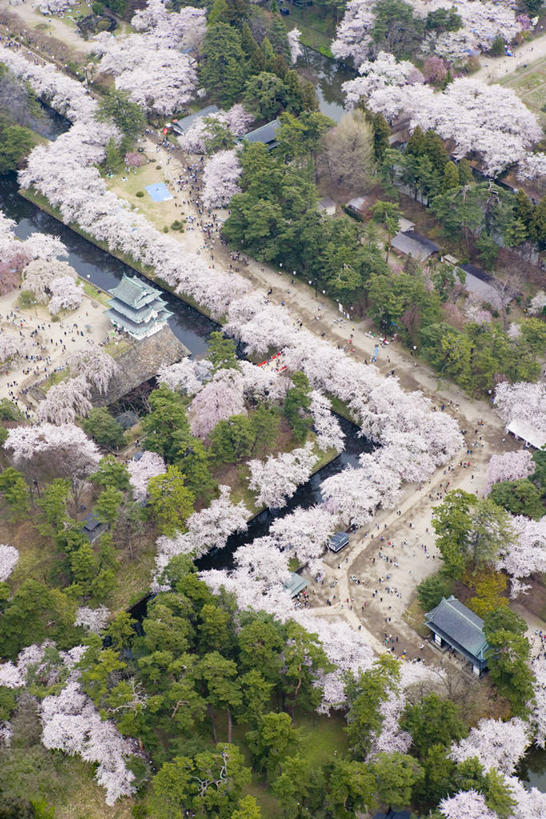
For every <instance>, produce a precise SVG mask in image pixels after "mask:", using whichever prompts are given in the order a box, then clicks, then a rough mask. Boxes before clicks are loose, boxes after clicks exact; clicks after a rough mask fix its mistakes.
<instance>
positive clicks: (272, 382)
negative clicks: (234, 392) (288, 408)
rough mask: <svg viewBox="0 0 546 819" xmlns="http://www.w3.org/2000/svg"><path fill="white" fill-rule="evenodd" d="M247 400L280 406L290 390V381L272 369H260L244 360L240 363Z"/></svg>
mask: <svg viewBox="0 0 546 819" xmlns="http://www.w3.org/2000/svg"><path fill="white" fill-rule="evenodd" d="M239 367H240V371H241V375H242V377H243V391H244V394H245V397H246V398H249V399H251V400H252V401H254V402H256V403H257V404H261V403H264V402H270V403H272V404H280V403H281V401H283V400H284V398H285V396H286V393H287V392H288V390H289V388H290V383H291V382H290V381H289V379H288V378H287V377H286V376H285V375H284V374H282V373H279V372H277V371H276V370H275V369H273V368H272V367H260V366H259V365H256V364H251V363H250V361H245V360H244V359H243V360H241V361H240V362H239Z"/></svg>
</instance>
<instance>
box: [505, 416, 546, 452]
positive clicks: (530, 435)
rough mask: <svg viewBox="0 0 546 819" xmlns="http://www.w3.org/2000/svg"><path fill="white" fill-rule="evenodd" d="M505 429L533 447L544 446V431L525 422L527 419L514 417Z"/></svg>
mask: <svg viewBox="0 0 546 819" xmlns="http://www.w3.org/2000/svg"><path fill="white" fill-rule="evenodd" d="M506 429H507V430H508V432H511V433H512V435H515V436H516V438H521V439H522V441H525V442H526V443H528V444H530V445H531V446H534V447H535V449H542V447H544V446H546V432H543V431H542V430H541V429H538V428H537V427H534V426H533V425H532V424H529V423H527V421H520V420H519V419H517V418H515V419H514V420H513V421H510V423H509V424H508V426H507V427H506Z"/></svg>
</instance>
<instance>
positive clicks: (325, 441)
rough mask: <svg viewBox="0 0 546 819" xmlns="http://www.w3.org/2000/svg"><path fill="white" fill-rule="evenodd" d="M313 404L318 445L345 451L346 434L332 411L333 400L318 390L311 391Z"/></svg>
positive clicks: (311, 409) (312, 413)
mask: <svg viewBox="0 0 546 819" xmlns="http://www.w3.org/2000/svg"><path fill="white" fill-rule="evenodd" d="M310 397H311V406H310V407H309V409H310V412H311V415H312V416H313V427H314V429H315V432H316V433H317V445H318V446H319V447H320V449H331V448H333V449H336V450H337V451H338V452H343V449H344V445H343V441H344V438H345V436H344V435H343V433H342V431H341V427H340V425H339V421H338V420H337V418H336V417H335V415H334V414H333V413H332V404H331V401H330V400H329V399H328V398H326V396H325V395H323V394H322V393H321V392H319V391H318V390H313V391H312V392H311V396H310Z"/></svg>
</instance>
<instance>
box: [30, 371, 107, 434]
mask: <svg viewBox="0 0 546 819" xmlns="http://www.w3.org/2000/svg"><path fill="white" fill-rule="evenodd" d="M90 396H91V390H90V388H89V384H88V382H87V381H86V379H85V378H84V377H83V376H78V377H77V378H67V379H66V380H65V381H61V382H60V383H59V384H54V385H53V386H52V387H50V388H49V390H48V391H47V395H46V397H45V399H44V400H43V401H41V402H40V403H39V404H38V410H37V413H38V418H39V419H40V420H41V421H51V422H52V423H54V422H57V423H61V424H72V423H73V422H74V421H75V420H76V417H80V418H85V417H86V416H87V415H89V412H90V410H91V408H92V406H93V405H92V404H91V401H90V400H89V399H90Z"/></svg>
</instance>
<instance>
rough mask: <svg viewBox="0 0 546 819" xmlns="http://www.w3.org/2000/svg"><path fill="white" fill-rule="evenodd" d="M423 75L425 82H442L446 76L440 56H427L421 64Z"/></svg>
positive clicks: (445, 69)
mask: <svg viewBox="0 0 546 819" xmlns="http://www.w3.org/2000/svg"><path fill="white" fill-rule="evenodd" d="M423 76H424V78H425V80H426V81H427V82H431V83H437V82H443V80H445V78H446V76H447V68H446V64H445V62H444V61H443V60H442V58H441V57H436V56H434V55H433V56H432V57H427V59H426V60H425V63H424V65H423Z"/></svg>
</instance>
